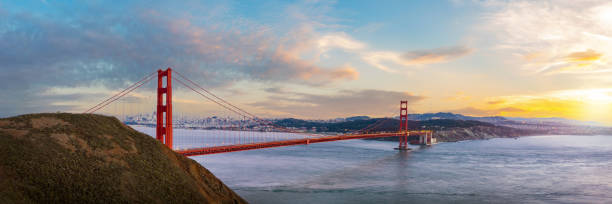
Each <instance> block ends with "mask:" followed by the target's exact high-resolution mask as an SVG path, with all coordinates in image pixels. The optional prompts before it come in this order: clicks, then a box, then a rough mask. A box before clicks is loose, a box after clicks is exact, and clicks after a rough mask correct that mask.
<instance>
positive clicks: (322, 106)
mask: <svg viewBox="0 0 612 204" xmlns="http://www.w3.org/2000/svg"><path fill="white" fill-rule="evenodd" d="M268 91H269V92H271V93H278V94H277V95H273V96H270V97H269V98H268V100H264V101H258V102H254V103H251V104H249V105H250V106H253V107H256V108H260V109H264V110H267V111H268V112H270V111H274V112H273V113H274V115H276V116H279V115H280V116H284V117H299V118H334V117H346V116H347V115H346V114H352V115H369V116H377V117H384V116H395V115H397V114H398V113H397V112H398V110H397V109H398V106H399V101H400V100H408V101H409V106H410V105H411V104H414V103H416V102H418V101H421V100H423V99H424V98H425V97H423V96H417V95H413V94H410V93H407V92H397V91H384V90H372V89H370V90H341V91H339V92H337V93H334V94H330V95H326V94H308V93H298V92H287V91H286V90H282V89H277V88H274V89H268ZM270 113H272V112H270Z"/></svg>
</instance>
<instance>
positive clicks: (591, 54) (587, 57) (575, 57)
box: [564, 49, 603, 62]
mask: <svg viewBox="0 0 612 204" xmlns="http://www.w3.org/2000/svg"><path fill="white" fill-rule="evenodd" d="M602 56H603V54H601V53H598V52H595V51H594V50H592V49H588V50H586V51H584V52H572V53H570V54H569V55H567V56H565V58H564V59H565V60H566V61H568V62H588V61H596V60H599V59H601V57H602Z"/></svg>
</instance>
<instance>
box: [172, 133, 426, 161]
mask: <svg viewBox="0 0 612 204" xmlns="http://www.w3.org/2000/svg"><path fill="white" fill-rule="evenodd" d="M415 133H417V134H418V133H419V132H418V131H415ZM410 135H413V131H410ZM397 136H400V133H397V132H394V133H374V134H350V135H334V136H323V137H310V138H302V139H292V140H280V141H273V142H260V143H251V144H237V145H225V146H216V147H202V148H193V149H184V150H175V151H176V152H178V153H180V154H183V155H185V156H198V155H207V154H217V153H225V152H237V151H245V150H253V149H263V148H271V147H282V146H292V145H306V144H310V143H319V142H331V141H338V140H353V139H368V138H380V137H397Z"/></svg>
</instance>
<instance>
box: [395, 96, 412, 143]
mask: <svg viewBox="0 0 612 204" xmlns="http://www.w3.org/2000/svg"><path fill="white" fill-rule="evenodd" d="M399 125H400V126H399V134H400V135H399V147H398V148H397V149H398V150H409V148H408V134H410V131H409V130H408V101H400V124H399Z"/></svg>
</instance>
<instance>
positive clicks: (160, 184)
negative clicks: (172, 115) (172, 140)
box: [0, 113, 245, 203]
mask: <svg viewBox="0 0 612 204" xmlns="http://www.w3.org/2000/svg"><path fill="white" fill-rule="evenodd" d="M32 202H33V203H41V202H44V203H134V202H138V203H245V201H244V200H243V199H242V198H240V197H239V196H238V195H237V194H235V193H234V192H233V191H232V190H230V189H229V188H228V187H227V186H225V185H224V184H223V183H222V182H221V181H220V180H218V179H217V178H216V177H215V176H214V175H213V174H212V173H210V172H209V171H208V170H206V169H205V168H204V167H202V166H201V165H200V164H198V163H197V162H195V161H193V160H191V159H188V158H186V157H184V156H182V155H179V154H176V153H175V152H173V151H172V150H170V149H169V148H167V147H166V146H164V145H162V144H161V143H159V142H158V141H157V140H155V139H153V138H151V137H150V136H147V135H144V134H142V133H140V132H137V131H135V130H133V129H132V128H130V127H128V126H125V125H123V124H122V123H121V122H120V121H118V120H117V119H115V118H112V117H106V116H100V115H92V114H67V113H61V114H32V115H22V116H17V117H12V118H4V119H0V203H32Z"/></svg>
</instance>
